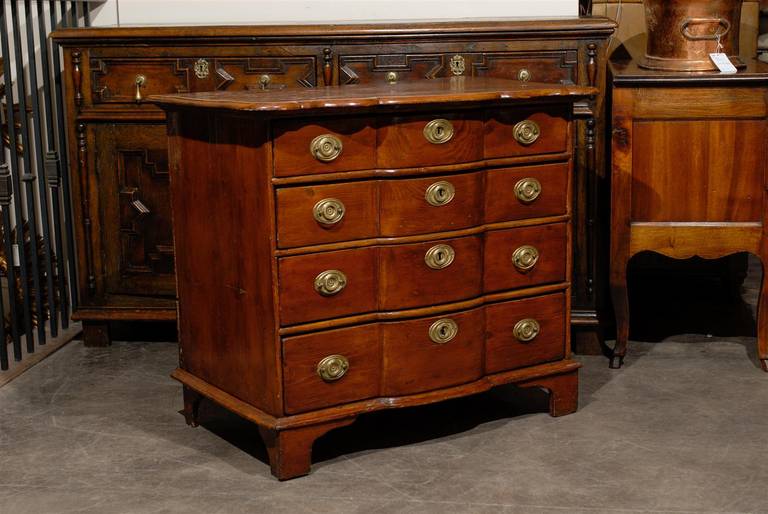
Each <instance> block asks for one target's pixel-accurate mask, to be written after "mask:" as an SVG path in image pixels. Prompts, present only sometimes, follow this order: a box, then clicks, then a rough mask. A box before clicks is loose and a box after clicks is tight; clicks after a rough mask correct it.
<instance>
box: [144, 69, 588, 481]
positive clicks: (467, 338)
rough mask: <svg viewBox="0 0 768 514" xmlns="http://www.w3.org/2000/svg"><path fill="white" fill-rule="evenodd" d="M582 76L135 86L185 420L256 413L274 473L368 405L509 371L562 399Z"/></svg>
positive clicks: (457, 390)
mask: <svg viewBox="0 0 768 514" xmlns="http://www.w3.org/2000/svg"><path fill="white" fill-rule="evenodd" d="M596 92H597V90H596V89H595V88H585V87H579V86H565V85H551V84H540V83H530V84H520V83H519V81H515V80H502V79H492V78H491V79H489V78H484V77H450V78H441V79H435V80H431V81H415V82H412V83H405V84H395V85H388V84H378V85H359V86H350V87H330V88H322V89H315V90H309V91H298V90H285V91H275V92H269V93H266V94H258V93H253V92H248V91H240V92H223V93H216V92H212V93H196V94H181V95H161V96H158V97H152V98H153V99H156V101H158V102H160V103H161V105H162V106H163V107H164V108H165V109H167V111H168V115H169V117H168V134H169V138H170V154H169V155H170V174H171V190H172V206H173V226H174V231H175V240H176V246H177V249H178V250H179V253H178V255H177V257H176V265H177V267H178V291H179V340H180V343H181V350H180V358H179V368H178V369H177V370H176V371H175V372H174V374H173V376H174V377H175V378H176V379H178V380H179V381H181V382H182V383H183V384H184V400H185V401H184V403H185V413H186V417H187V421H188V422H189V423H190V424H192V425H196V424H197V423H198V411H199V403H200V399H201V398H202V397H205V398H208V399H210V400H213V401H215V402H217V403H219V404H220V405H222V406H224V407H226V408H228V409H229V410H231V411H233V412H235V413H237V414H239V415H241V416H242V417H244V418H245V419H249V420H251V421H253V422H255V423H256V424H257V425H258V426H259V428H260V429H261V432H262V436H263V437H264V440H265V444H266V446H267V450H268V453H269V459H270V464H271V467H272V472H273V474H274V475H275V476H277V477H278V478H280V479H288V478H293V477H296V476H299V475H303V474H306V473H308V472H309V468H310V462H311V449H312V443H313V442H314V440H315V439H316V438H318V437H320V436H321V435H323V434H324V433H326V432H328V431H329V430H332V429H334V428H337V427H340V426H344V425H348V424H350V423H352V422H353V421H354V420H355V418H356V417H357V416H358V415H359V414H364V413H367V412H371V411H375V410H379V409H388V408H398V407H407V406H413V405H422V404H426V403H433V402H437V401H442V400H446V399H449V398H456V397H459V396H467V395H471V394H475V393H478V392H481V391H486V390H488V389H490V388H492V387H494V386H497V385H501V384H507V383H515V384H518V385H519V386H521V387H540V388H543V389H546V390H548V391H549V392H550V407H549V411H550V414H551V415H552V416H562V415H565V414H569V413H571V412H573V411H574V410H576V406H577V399H578V368H579V366H580V364H579V363H578V362H577V361H574V360H572V359H571V351H570V342H569V340H570V330H569V314H570V312H569V310H570V309H569V303H570V289H569V288H570V276H571V266H570V264H571V263H570V255H571V253H570V250H571V187H570V186H571V179H572V174H571V170H572V166H573V159H572V158H573V138H572V137H570V136H571V130H572V128H573V124H572V117H573V114H572V111H573V108H572V102H573V101H575V100H579V99H582V98H585V97H588V96H591V95H593V94H595V93H596ZM201 203H203V204H204V206H201ZM201 207H204V208H201ZM220 239H224V240H226V241H227V243H228V244H227V245H224V246H222V245H221V244H220ZM217 266H220V267H221V273H220V274H211V273H210V270H212V269H215V268H216V267H217Z"/></svg>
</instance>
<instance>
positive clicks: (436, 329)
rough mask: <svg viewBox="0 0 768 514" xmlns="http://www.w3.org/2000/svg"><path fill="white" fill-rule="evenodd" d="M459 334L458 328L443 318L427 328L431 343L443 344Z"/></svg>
mask: <svg viewBox="0 0 768 514" xmlns="http://www.w3.org/2000/svg"><path fill="white" fill-rule="evenodd" d="M458 333H459V326H458V325H457V324H456V322H455V321H453V320H452V319H448V318H443V319H439V320H437V321H435V322H434V323H432V325H431V326H430V327H429V338H430V339H431V340H432V342H433V343H437V344H445V343H447V342H448V341H450V340H451V339H453V338H454V337H456V335H457V334H458Z"/></svg>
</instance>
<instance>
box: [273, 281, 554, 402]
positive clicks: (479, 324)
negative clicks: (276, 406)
mask: <svg viewBox="0 0 768 514" xmlns="http://www.w3.org/2000/svg"><path fill="white" fill-rule="evenodd" d="M565 308H566V297H565V294H564V293H557V294H551V295H547V296H540V297H535V298H525V299H522V300H512V301H508V302H503V303H498V304H492V305H486V306H484V307H478V308H476V309H471V310H467V311H462V312H456V313H450V314H443V315H439V316H432V317H429V318H419V319H413V320H404V321H391V322H383V323H370V324H367V325H360V326H356V327H350V328H339V329H334V330H326V331H324V332H316V333H312V334H306V335H299V336H292V337H287V338H285V339H283V383H284V393H285V394H284V398H285V400H284V401H285V411H286V413H287V414H296V413H299V412H305V411H309V410H314V409H321V408H325V407H331V406H334V405H339V404H343V403H348V402H354V401H359V400H365V399H368V398H375V397H377V396H404V395H409V394H415V393H421V392H425V391H433V390H436V389H440V388H444V387H451V386H455V385H459V384H464V383H467V382H472V381H474V380H477V379H479V378H480V377H482V376H483V374H484V371H483V356H484V355H485V373H496V372H499V371H504V370H509V369H515V368H519V367H523V366H529V365H533V364H539V363H543V362H549V361H555V360H558V359H561V358H562V357H563V356H564V354H565V324H566V312H565Z"/></svg>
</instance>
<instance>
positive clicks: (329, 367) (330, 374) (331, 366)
mask: <svg viewBox="0 0 768 514" xmlns="http://www.w3.org/2000/svg"><path fill="white" fill-rule="evenodd" d="M347 370H349V360H347V358H346V357H344V356H343V355H329V356H328V357H325V358H323V360H321V361H320V362H318V363H317V374H318V375H319V376H320V378H322V379H323V380H324V381H326V382H334V381H336V380H339V379H341V377H343V376H344V375H346V373H347Z"/></svg>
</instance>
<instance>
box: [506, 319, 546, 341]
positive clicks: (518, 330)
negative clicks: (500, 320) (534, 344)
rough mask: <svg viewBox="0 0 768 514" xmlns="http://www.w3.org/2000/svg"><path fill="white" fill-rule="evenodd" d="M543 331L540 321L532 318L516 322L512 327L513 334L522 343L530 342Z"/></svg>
mask: <svg viewBox="0 0 768 514" xmlns="http://www.w3.org/2000/svg"><path fill="white" fill-rule="evenodd" d="M540 331H541V326H540V325H539V322H538V321H536V320H535V319H532V318H527V319H521V320H520V321H518V322H517V323H515V328H513V329H512V335H514V336H515V339H517V340H518V341H520V342H521V343H528V342H530V341H533V340H534V339H536V337H537V336H538V335H539V332H540Z"/></svg>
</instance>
